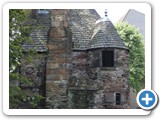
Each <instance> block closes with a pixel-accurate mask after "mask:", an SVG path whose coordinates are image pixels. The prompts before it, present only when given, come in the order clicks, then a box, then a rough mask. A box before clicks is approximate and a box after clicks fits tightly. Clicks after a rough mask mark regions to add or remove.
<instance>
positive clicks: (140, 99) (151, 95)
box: [137, 90, 157, 110]
mask: <svg viewBox="0 0 160 120" xmlns="http://www.w3.org/2000/svg"><path fill="white" fill-rule="evenodd" d="M137 103H138V105H139V106H140V107H141V108H142V109H145V110H149V109H152V108H153V107H155V105H156V104H157V94H156V93H155V92H154V91H152V90H141V91H140V92H139V93H138V95H137Z"/></svg>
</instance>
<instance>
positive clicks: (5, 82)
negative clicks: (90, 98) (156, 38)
mask: <svg viewBox="0 0 160 120" xmlns="http://www.w3.org/2000/svg"><path fill="white" fill-rule="evenodd" d="M106 4H107V5H108V4H114V5H115V8H116V6H121V5H123V7H125V6H131V8H130V9H134V8H136V6H141V7H142V8H143V9H146V13H145V89H151V6H150V5H149V4H148V3H6V4H5V5H4V6H3V112H4V113H5V114H7V115H148V114H149V113H150V111H144V110H142V109H9V9H53V8H54V9H96V8H98V7H100V6H101V8H102V9H103V8H105V7H106ZM121 7H122V6H121ZM4 65H5V66H4Z"/></svg>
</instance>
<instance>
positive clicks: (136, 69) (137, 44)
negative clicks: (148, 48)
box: [115, 23, 145, 91]
mask: <svg viewBox="0 0 160 120" xmlns="http://www.w3.org/2000/svg"><path fill="white" fill-rule="evenodd" d="M115 27H116V29H117V31H118V33H119V35H120V37H121V39H122V40H123V41H124V43H125V45H126V46H128V48H129V72H130V74H129V76H130V86H131V87H133V88H134V89H136V90H137V91H139V90H141V89H143V88H144V85H145V49H144V43H143V36H142V35H141V34H140V32H139V30H138V29H136V28H135V27H134V26H132V25H130V24H128V23H118V24H116V26H115Z"/></svg>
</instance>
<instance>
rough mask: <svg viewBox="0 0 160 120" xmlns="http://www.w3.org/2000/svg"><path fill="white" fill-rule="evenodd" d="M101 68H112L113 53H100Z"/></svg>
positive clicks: (108, 51)
mask: <svg viewBox="0 0 160 120" xmlns="http://www.w3.org/2000/svg"><path fill="white" fill-rule="evenodd" d="M102 67H114V51H113V50H106V51H102Z"/></svg>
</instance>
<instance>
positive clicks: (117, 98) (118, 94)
mask: <svg viewBox="0 0 160 120" xmlns="http://www.w3.org/2000/svg"><path fill="white" fill-rule="evenodd" d="M120 104H121V94H120V93H116V105H120Z"/></svg>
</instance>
